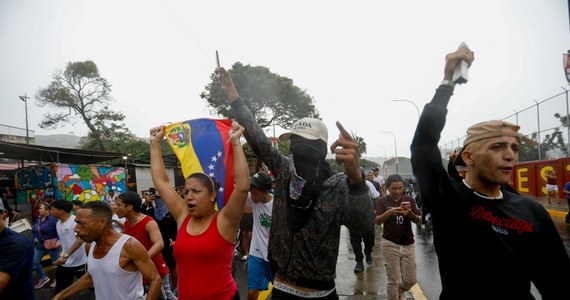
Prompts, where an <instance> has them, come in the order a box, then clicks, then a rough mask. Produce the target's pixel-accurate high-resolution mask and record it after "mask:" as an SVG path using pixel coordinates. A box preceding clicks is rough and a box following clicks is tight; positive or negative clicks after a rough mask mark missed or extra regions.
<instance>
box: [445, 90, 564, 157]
mask: <svg viewBox="0 0 570 300" xmlns="http://www.w3.org/2000/svg"><path fill="white" fill-rule="evenodd" d="M562 89H563V90H564V91H563V92H561V93H559V94H556V95H553V96H551V97H548V98H546V99H543V100H540V101H538V100H535V99H533V102H534V104H532V105H530V106H528V107H526V108H524V109H522V110H520V111H517V110H514V109H513V110H512V111H513V113H512V114H510V115H508V116H506V117H504V118H502V119H501V120H504V121H507V122H511V123H514V124H517V125H519V126H521V133H522V134H523V135H524V136H526V137H527V138H528V139H529V140H532V141H534V142H536V144H537V147H538V151H536V152H537V153H536V155H534V157H531V158H530V159H527V160H545V159H557V158H561V157H566V156H568V155H570V143H569V141H570V127H569V126H563V125H562V122H561V120H562V119H564V118H566V124H568V121H569V120H570V112H569V103H568V92H570V90H566V89H565V88H562ZM555 132H556V133H557V134H560V135H561V136H562V138H563V140H564V148H562V146H560V145H556V146H554V147H550V149H541V147H543V146H544V141H546V140H547V139H549V138H551V137H552V135H553V134H554V133H555ZM465 137H466V136H465V135H464V136H462V137H459V138H457V139H454V140H451V141H447V142H446V143H445V144H441V143H440V146H439V149H440V152H441V154H442V156H444V157H447V155H448V154H449V153H451V152H452V151H453V150H454V149H460V148H461V147H462V146H463V141H464V140H465ZM550 145H551V146H552V144H550ZM458 151H459V150H458Z"/></svg>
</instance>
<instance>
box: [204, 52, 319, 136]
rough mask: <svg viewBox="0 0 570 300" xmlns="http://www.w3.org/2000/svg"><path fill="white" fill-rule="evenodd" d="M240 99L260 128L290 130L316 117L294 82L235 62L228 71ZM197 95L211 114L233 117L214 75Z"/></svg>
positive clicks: (308, 98)
mask: <svg viewBox="0 0 570 300" xmlns="http://www.w3.org/2000/svg"><path fill="white" fill-rule="evenodd" d="M228 71H229V72H230V74H231V76H232V80H233V82H234V85H235V87H236V89H237V90H238V92H239V94H240V96H241V99H242V100H243V101H244V102H245V103H246V105H247V106H248V107H249V109H250V110H251V112H252V114H253V116H254V118H255V120H256V121H257V123H259V126H260V127H261V128H265V127H268V126H270V125H273V124H275V125H278V126H280V127H282V128H289V127H291V125H292V124H293V123H294V122H295V121H297V120H298V119H301V118H303V117H313V118H319V114H318V112H317V109H316V108H315V105H314V103H313V99H312V97H311V96H310V95H309V94H308V93H307V92H306V91H305V90H302V89H300V88H299V87H297V86H295V85H294V84H293V80H291V79H289V78H287V77H282V76H280V75H278V74H274V73H271V72H270V70H269V69H268V68H266V67H261V66H257V67H252V66H250V65H243V64H241V63H240V62H236V63H235V64H234V65H233V66H232V68H231V69H230V70H228ZM210 78H211V82H210V83H209V84H208V85H207V86H206V87H205V89H206V91H204V92H202V93H201V94H200V97H201V98H202V99H205V100H206V101H207V102H208V105H209V106H210V107H211V108H212V109H213V111H214V113H216V114H218V115H221V116H223V117H225V118H232V117H233V113H232V111H231V108H230V106H229V104H228V100H227V98H226V96H225V94H224V92H223V91H222V90H220V87H219V83H218V81H217V79H216V77H215V75H214V74H212V75H211V76H210Z"/></svg>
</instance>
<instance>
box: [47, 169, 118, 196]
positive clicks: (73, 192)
mask: <svg viewBox="0 0 570 300" xmlns="http://www.w3.org/2000/svg"><path fill="white" fill-rule="evenodd" d="M56 174H57V190H58V192H59V199H65V200H68V201H72V200H79V201H82V202H89V201H96V200H106V198H107V194H108V193H109V191H111V190H113V191H115V193H117V194H119V193H122V192H124V191H126V184H125V170H124V168H117V167H111V166H95V165H72V164H60V165H58V166H57V172H56Z"/></svg>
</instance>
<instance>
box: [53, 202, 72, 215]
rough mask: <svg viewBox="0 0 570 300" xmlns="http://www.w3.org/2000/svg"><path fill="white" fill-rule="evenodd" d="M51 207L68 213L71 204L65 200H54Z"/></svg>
mask: <svg viewBox="0 0 570 300" xmlns="http://www.w3.org/2000/svg"><path fill="white" fill-rule="evenodd" d="M51 207H55V208H57V209H61V210H63V211H65V212H66V213H69V212H70V211H71V210H72V209H73V204H71V202H69V201H67V200H56V201H54V202H53V203H52V204H51Z"/></svg>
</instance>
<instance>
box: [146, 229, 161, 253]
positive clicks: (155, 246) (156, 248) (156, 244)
mask: <svg viewBox="0 0 570 300" xmlns="http://www.w3.org/2000/svg"><path fill="white" fill-rule="evenodd" d="M145 230H146V232H147V233H148V236H149V238H150V242H151V243H152V246H151V247H150V249H148V256H149V257H151V258H153V257H155V256H157V255H158V253H160V251H162V249H164V241H163V240H162V234H161V233H160V229H159V228H158V224H157V223H156V221H150V222H148V223H146V226H145Z"/></svg>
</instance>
